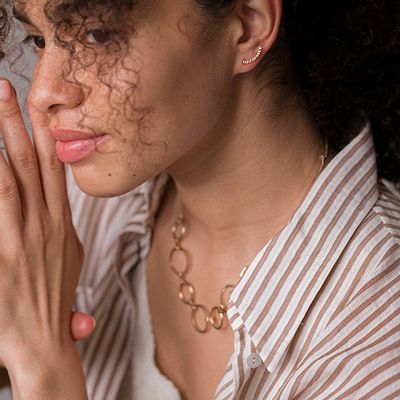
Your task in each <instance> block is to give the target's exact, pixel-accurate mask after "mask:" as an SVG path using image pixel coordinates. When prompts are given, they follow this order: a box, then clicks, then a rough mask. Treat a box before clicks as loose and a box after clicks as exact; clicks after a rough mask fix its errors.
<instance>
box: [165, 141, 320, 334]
mask: <svg viewBox="0 0 400 400" xmlns="http://www.w3.org/2000/svg"><path fill="white" fill-rule="evenodd" d="M327 156H328V141H327V139H325V152H324V154H322V155H320V156H319V158H320V159H321V166H320V168H319V171H318V174H317V176H318V175H319V174H320V172H321V170H322V168H323V167H324V163H325V159H326V158H327ZM187 232H188V227H187V223H186V220H185V218H184V216H183V215H182V214H180V215H178V217H177V218H176V219H175V221H174V224H173V226H172V237H173V240H174V243H175V245H174V247H173V248H172V250H171V251H170V254H169V259H168V261H169V266H170V268H171V269H172V271H173V272H174V273H175V274H176V275H177V276H178V278H179V280H180V283H179V290H178V296H179V298H180V299H181V300H182V302H183V303H185V304H187V305H188V306H190V308H191V310H192V312H191V321H192V325H193V327H194V329H195V330H196V331H197V332H199V333H205V332H208V331H209V329H210V327H213V328H215V329H221V328H222V326H223V323H224V318H226V312H227V310H228V305H227V304H226V297H227V295H228V294H229V293H230V292H231V291H232V290H233V288H234V287H235V285H233V284H228V285H225V286H224V287H223V288H222V290H221V293H220V299H219V305H218V306H214V307H213V308H212V309H211V311H210V310H209V309H208V308H207V307H206V306H205V305H203V304H199V303H197V302H196V301H195V295H196V292H195V289H194V287H193V285H192V284H190V283H189V282H188V281H187V279H186V274H187V273H188V271H189V267H190V258H189V253H188V252H187V250H186V249H185V248H183V247H182V241H183V239H184V238H185V237H186V235H187ZM179 258H180V259H181V260H180V261H182V259H183V260H184V262H183V267H181V268H179V269H178V268H177V266H176V265H177V261H178V259H179ZM181 264H182V262H181ZM247 268H248V265H247V266H245V267H244V268H243V269H242V270H241V272H240V278H241V277H242V276H243V274H244V273H245V272H246V270H247ZM199 316H200V317H201V316H202V317H203V318H202V322H199Z"/></svg>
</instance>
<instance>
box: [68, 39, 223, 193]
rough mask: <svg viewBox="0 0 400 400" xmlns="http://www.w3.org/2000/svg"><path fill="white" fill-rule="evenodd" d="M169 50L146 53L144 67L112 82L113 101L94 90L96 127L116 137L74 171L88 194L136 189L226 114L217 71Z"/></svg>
mask: <svg viewBox="0 0 400 400" xmlns="http://www.w3.org/2000/svg"><path fill="white" fill-rule="evenodd" d="M165 48H168V51H165V52H163V51H162V49H159V48H158V49H151V47H149V48H148V51H146V52H145V51H142V52H141V53H140V54H141V59H140V66H128V69H125V72H121V73H119V74H118V77H117V79H115V80H114V81H110V84H111V86H112V87H113V88H114V89H113V91H112V93H111V98H110V96H109V94H108V92H107V90H105V89H104V88H103V89H100V90H96V91H93V93H95V96H93V97H92V101H91V104H96V107H95V109H96V113H95V114H96V115H97V116H98V117H97V121H92V122H94V123H95V124H96V125H95V126H96V127H99V126H104V127H108V128H109V129H110V131H111V130H112V133H113V134H112V139H111V140H110V141H109V142H108V144H107V146H106V147H105V148H104V150H103V149H102V150H101V152H100V153H98V154H96V153H94V155H93V158H92V159H91V160H88V162H86V163H82V164H81V165H76V166H73V168H72V170H73V172H74V176H75V179H76V182H77V184H78V186H79V187H80V188H81V190H83V191H85V192H86V193H88V194H90V195H93V196H98V197H111V196H116V195H120V194H123V193H126V192H128V191H130V190H132V189H134V188H135V187H137V186H138V185H140V184H141V183H143V182H145V181H146V180H148V179H151V178H152V177H154V176H155V175H157V174H158V173H160V172H161V171H162V170H164V169H166V168H168V167H169V166H170V165H171V164H172V163H174V162H175V161H176V160H178V159H179V158H180V157H183V156H184V155H185V153H188V152H189V151H190V150H191V148H192V147H193V146H195V144H196V143H197V142H198V141H199V140H200V139H201V138H202V137H204V136H205V135H206V134H207V133H208V132H209V131H210V130H211V129H212V127H213V126H214V125H215V124H216V122H217V120H218V118H219V116H220V115H221V113H222V108H223V101H222V100H221V99H222V97H223V93H224V90H225V89H224V85H225V84H224V80H223V79H220V78H218V79H217V78H216V75H217V74H218V71H213V72H212V73H210V72H209V71H210V67H209V66H208V65H205V64H204V61H202V59H204V57H198V56H197V57H196V59H195V58H194V57H193V56H190V55H188V52H186V54H185V52H184V51H171V46H170V47H168V46H165ZM132 59H133V58H132ZM125 65H126V64H125ZM129 70H130V71H131V72H129ZM132 70H134V71H135V72H134V73H132ZM211 70H212V69H211ZM121 82H127V84H125V85H122V84H121ZM132 84H133V85H135V86H134V88H133V89H132ZM127 91H128V92H127ZM125 93H130V94H131V96H129V99H128V100H129V101H127V99H126V95H124V94H125ZM118 96H119V97H118ZM110 103H111V104H113V106H114V107H115V108H116V109H117V110H116V112H113V111H112V110H110V108H111V107H110ZM99 110H101V111H100V112H99ZM110 112H111V115H113V116H112V117H110ZM93 115H94V114H93ZM100 121H101V125H98V123H99V122H100ZM88 125H90V123H89V124H88ZM105 130H106V129H105Z"/></svg>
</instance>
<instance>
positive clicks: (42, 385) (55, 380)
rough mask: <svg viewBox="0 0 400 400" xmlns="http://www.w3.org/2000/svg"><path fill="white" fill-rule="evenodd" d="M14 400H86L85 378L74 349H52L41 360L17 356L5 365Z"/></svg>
mask: <svg viewBox="0 0 400 400" xmlns="http://www.w3.org/2000/svg"><path fill="white" fill-rule="evenodd" d="M6 368H7V371H8V374H9V377H10V382H11V388H12V392H13V400H25V399H40V400H47V399H48V400H54V399H57V400H63V399H66V400H67V399H68V400H70V399H74V400H75V399H76V400H87V393H86V385H85V376H84V372H83V369H82V364H81V362H80V357H79V353H78V351H77V349H76V348H75V346H73V345H72V346H71V347H68V349H62V350H60V349H59V348H57V349H54V348H51V347H50V346H49V348H48V349H46V352H45V353H42V354H41V355H40V356H37V353H36V355H35V356H33V354H32V353H30V354H27V353H25V354H23V355H21V354H20V355H18V357H15V358H14V359H13V361H12V362H11V363H8V364H7V365H6Z"/></svg>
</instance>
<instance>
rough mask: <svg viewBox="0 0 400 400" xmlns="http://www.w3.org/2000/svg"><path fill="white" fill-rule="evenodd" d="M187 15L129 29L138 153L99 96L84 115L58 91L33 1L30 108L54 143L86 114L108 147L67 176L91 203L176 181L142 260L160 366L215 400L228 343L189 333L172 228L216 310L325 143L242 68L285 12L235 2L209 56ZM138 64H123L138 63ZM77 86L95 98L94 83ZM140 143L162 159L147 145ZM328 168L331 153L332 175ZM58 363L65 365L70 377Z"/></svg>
mask: <svg viewBox="0 0 400 400" xmlns="http://www.w3.org/2000/svg"><path fill="white" fill-rule="evenodd" d="M29 4H31V3H29ZM191 6H192V0H187V1H182V0H168V1H167V0H162V1H161V0H160V1H159V2H157V7H152V8H151V10H150V11H149V14H148V15H146V16H144V17H143V18H142V19H141V20H140V22H141V23H140V24H139V26H138V27H137V31H138V35H137V36H136V37H135V38H134V43H135V46H136V47H137V48H138V49H139V50H140V55H141V57H142V58H141V61H142V62H143V63H142V65H143V68H142V69H141V70H140V77H141V83H142V86H140V87H139V88H138V90H137V93H136V95H137V96H136V100H137V103H138V105H143V106H145V105H150V106H153V109H154V112H153V113H152V114H150V116H149V117H148V121H147V122H148V125H147V126H148V127H150V129H147V130H146V128H143V129H144V130H143V131H141V132H139V131H138V130H137V127H136V126H135V127H132V123H131V121H128V120H124V118H123V117H120V118H119V119H118V127H117V128H118V130H119V131H120V132H121V133H122V135H123V137H124V139H126V140H127V141H128V143H130V142H131V143H133V144H134V145H135V146H128V145H127V142H126V141H121V138H120V136H119V135H117V134H116V133H115V131H114V127H113V126H112V125H110V122H108V121H109V120H108V119H107V115H108V113H107V111H109V105H108V103H107V101H106V100H107V97H106V96H102V90H103V88H102V87H101V86H100V87H95V89H96V90H93V92H94V93H95V94H96V96H91V97H89V98H87V99H85V102H83V100H82V99H83V96H82V93H81V91H80V88H79V86H77V85H74V84H72V83H70V82H65V81H64V80H63V79H62V78H61V71H60V63H61V61H62V60H63V59H64V57H66V53H65V52H64V51H62V50H61V49H59V48H57V47H56V46H54V45H53V44H52V32H51V29H50V27H49V25H48V24H47V22H46V20H45V18H44V16H43V13H42V8H43V1H39V0H38V1H35V2H32V5H30V6H29V7H28V9H27V10H26V12H27V13H29V15H30V18H31V20H32V21H33V23H34V25H35V27H33V26H28V29H29V30H30V31H32V32H36V34H37V35H43V37H44V38H45V39H46V48H44V49H41V50H40V52H38V64H37V66H36V69H35V74H34V81H33V84H32V89H31V92H30V95H29V104H30V109H31V110H34V109H36V111H37V112H39V113H42V114H46V115H47V117H48V121H49V123H48V127H47V128H51V129H54V128H56V127H58V128H69V129H79V127H78V121H79V120H80V116H81V113H82V109H83V108H85V110H86V111H89V114H90V118H89V119H88V121H87V122H88V125H90V123H92V124H93V126H92V128H97V129H99V128H100V127H101V129H103V130H104V132H106V133H107V134H108V136H109V137H108V140H107V141H105V142H103V144H102V148H101V153H91V155H90V156H88V157H87V158H85V159H84V160H82V161H79V162H76V163H73V164H71V167H72V171H73V174H74V177H75V180H76V182H77V184H78V186H79V187H80V188H81V189H82V190H83V191H85V192H87V193H88V194H90V195H93V196H99V197H107V196H109V197H111V196H117V195H120V194H123V193H126V192H127V191H129V190H132V189H134V188H135V187H137V186H138V185H139V184H141V183H143V182H144V181H146V180H147V179H150V178H152V177H154V176H155V175H156V174H157V173H159V172H160V171H163V170H165V171H167V172H169V174H170V175H171V177H172V178H173V181H174V184H175V189H174V190H172V191H171V193H170V194H169V195H168V196H166V197H165V199H164V200H163V203H162V207H161V208H160V211H159V214H158V217H157V221H156V226H155V229H154V235H153V240H152V248H151V253H150V255H149V259H148V280H149V298H150V306H151V314H152V316H153V327H154V333H155V337H156V343H157V349H156V356H155V358H156V362H157V365H158V366H159V368H160V369H161V371H162V372H164V373H165V374H166V375H167V376H169V377H170V378H171V379H172V380H173V381H174V382H175V383H176V385H177V386H178V387H179V389H180V391H181V393H182V396H184V398H186V399H188V398H190V399H191V400H193V399H194V400H198V399H202V400H204V399H211V398H212V396H213V394H214V392H215V389H216V385H217V384H218V382H219V380H220V379H221V377H222V374H223V370H224V368H225V366H226V365H227V362H228V361H229V356H230V355H231V354H232V351H233V341H232V339H233V333H232V332H231V330H230V328H229V327H225V329H223V330H222V331H220V332H216V331H211V332H209V333H207V334H205V335H199V334H198V333H196V332H194V330H193V328H192V327H191V325H190V319H189V314H188V313H189V311H188V308H187V306H185V305H183V304H182V303H181V302H180V300H179V299H178V298H177V281H176V279H175V278H176V277H175V276H174V275H173V274H172V273H171V271H169V269H168V266H167V264H166V261H167V259H168V253H169V250H170V249H171V247H172V243H171V234H170V228H171V225H172V223H173V221H174V218H175V217H176V215H177V213H178V212H180V211H184V213H185V215H186V216H187V218H188V220H189V223H190V235H189V236H188V238H187V240H185V245H186V248H187V249H188V250H189V251H190V253H191V255H192V257H193V260H194V262H195V266H196V267H195V268H193V271H192V272H191V273H190V280H191V282H193V284H194V286H195V289H196V293H197V298H198V299H199V302H200V303H204V304H206V305H207V306H209V307H210V306H213V305H215V299H217V298H218V295H219V292H220V290H221V288H222V287H223V286H224V285H226V284H227V283H233V282H237V280H238V276H239V273H240V271H241V269H242V268H243V266H244V265H247V264H249V262H250V261H251V260H252V259H253V257H254V256H255V254H256V253H257V252H258V251H259V250H260V249H261V248H262V247H263V245H264V244H265V242H266V241H267V240H268V239H270V238H272V237H273V236H274V235H276V234H277V233H278V232H279V231H280V230H281V229H282V228H283V227H284V226H285V225H286V224H287V222H288V221H289V219H290V217H291V215H292V214H293V212H294V211H295V210H296V208H297V207H298V205H299V204H300V202H301V201H302V200H303V199H304V197H305V195H306V194H307V192H308V190H309V189H310V187H311V185H312V183H313V182H314V180H315V178H316V173H317V171H318V169H319V166H320V160H319V158H318V156H319V155H320V154H322V153H323V149H324V143H323V139H322V137H321V135H320V133H319V132H318V130H317V129H316V128H315V127H314V125H313V123H312V121H311V119H310V117H309V115H308V114H307V113H306V112H305V111H304V110H303V109H301V108H300V107H299V106H297V105H296V103H294V102H290V101H288V102H285V103H281V104H277V103H276V101H275V99H276V98H278V97H279V95H280V94H281V92H280V91H281V88H279V87H268V88H267V89H265V90H263V91H261V90H260V85H261V86H264V84H265V82H259V81H258V80H257V77H256V73H255V70H254V69H255V67H256V65H257V62H255V63H253V64H249V65H244V64H242V62H241V61H242V59H243V58H251V57H253V56H254V54H255V51H256V49H257V46H258V44H262V45H263V53H262V55H261V57H260V59H261V58H262V57H268V50H269V49H270V48H271V46H272V45H273V44H274V42H275V40H276V37H277V34H278V30H279V27H280V23H281V11H282V5H281V1H280V0H273V1H270V2H265V1H263V0H253V1H252V2H248V1H239V2H238V7H237V9H236V11H235V13H236V14H235V16H234V18H232V19H230V20H229V21H228V22H227V23H226V26H225V27H224V29H223V30H221V32H219V33H218V35H216V36H215V37H214V39H213V40H212V41H211V43H210V44H208V45H207V46H206V47H204V46H200V45H199V43H197V42H196V40H195V39H194V38H191V39H190V40H189V39H188V36H187V35H183V34H182V29H183V30H184V29H185V28H187V27H188V26H190V21H193V18H198V16H196V15H195V14H194V12H191V10H192V7H191ZM182 21H186V22H187V25H185V23H182V24H181V23H180V22H182ZM134 56H136V52H133V51H132V53H131V54H128V57H131V60H132V62H133V60H135V58H134ZM160 66H162V68H160ZM210 72H212V73H210ZM80 73H81V74H87V76H85V75H82V76H81V78H82V79H85V81H86V82H93V85H96V81H95V80H94V79H93V75H90V74H91V73H93V71H90V70H89V71H81V72H80ZM125 77H126V78H129V76H125ZM134 77H135V76H130V78H132V79H133V78H134ZM118 85H119V83H118V81H116V82H115V86H118ZM193 93H196V96H194V95H193ZM32 117H33V115H32V113H31V118H32ZM113 122H115V121H113ZM95 123H96V124H97V125H96V126H94V124H95ZM46 132H47V131H46ZM139 134H142V135H143V134H145V138H146V141H149V142H151V143H159V142H160V141H161V142H163V143H164V144H166V146H156V145H154V146H148V145H143V144H141V143H140V141H139V140H138V137H139ZM140 146H142V147H140ZM109 150H110V151H109ZM334 154H335V153H334V150H333V149H332V150H331V154H330V157H329V159H328V160H327V161H326V163H328V162H329V160H330V159H331V158H332V157H333V156H334ZM105 182H106V184H105ZM233 216H234V218H233ZM210 348H212V349H216V350H215V353H214V354H210V351H209V349H210ZM65 358H66V364H67V365H68V364H69V363H70V362H71V363H72V364H74V365H75V360H70V359H69V358H68V355H65ZM63 361H64V360H63V359H60V364H62V362H63ZM16 376H18V371H17V372H16ZM38 382H39V383H38V385H39V387H38V390H39V391H40V389H41V388H40V380H39V381H38ZM63 383H65V382H63ZM68 384H69V385H70V386H71V387H75V388H81V389H82V394H83V393H84V388H83V387H80V386H79V385H81V384H82V382H81V377H71V378H70V382H68ZM75 384H76V385H75ZM74 385H75V386H74ZM38 393H39V392H38ZM60 393H61V392H60ZM63 393H64V392H63ZM64 395H65V393H64ZM20 398H21V399H22V398H24V397H23V396H21V397H20ZM60 398H61V397H60ZM65 398H67V397H65ZM82 398H83V397H82Z"/></svg>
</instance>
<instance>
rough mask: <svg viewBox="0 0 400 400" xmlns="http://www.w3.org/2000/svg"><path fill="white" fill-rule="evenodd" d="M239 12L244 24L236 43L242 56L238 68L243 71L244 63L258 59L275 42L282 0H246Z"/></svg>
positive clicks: (279, 22)
mask: <svg viewBox="0 0 400 400" xmlns="http://www.w3.org/2000/svg"><path fill="white" fill-rule="evenodd" d="M237 13H238V14H237V16H238V18H239V19H240V23H241V26H242V34H241V36H240V38H239V39H238V41H237V43H236V46H237V50H238V53H239V56H240V64H237V68H240V71H241V72H243V65H248V64H252V63H254V62H255V61H257V60H258V59H259V58H261V57H262V55H263V53H264V54H265V52H266V51H268V49H269V48H271V47H272V46H273V44H274V43H275V41H276V39H277V36H278V33H279V29H280V24H281V18H282V0H269V1H266V0H253V1H251V2H249V1H246V0H244V1H242V2H241V6H240V7H238V11H237ZM257 42H258V43H257ZM255 44H257V47H255ZM239 65H240V66H239Z"/></svg>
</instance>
